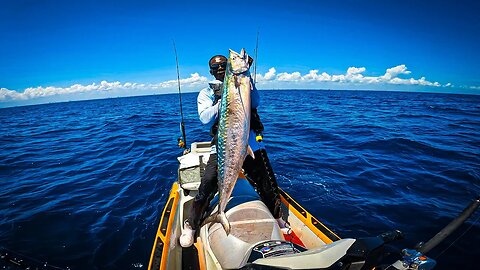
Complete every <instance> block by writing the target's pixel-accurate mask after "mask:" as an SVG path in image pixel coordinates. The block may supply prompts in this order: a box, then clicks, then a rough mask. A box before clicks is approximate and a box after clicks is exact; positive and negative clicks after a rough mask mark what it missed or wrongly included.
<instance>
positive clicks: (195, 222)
mask: <svg viewBox="0 0 480 270" xmlns="http://www.w3.org/2000/svg"><path fill="white" fill-rule="evenodd" d="M252 62H253V59H252V58H251V57H250V56H248V55H247V54H246V52H245V50H243V49H242V51H241V52H240V53H236V52H234V51H232V50H230V55H229V59H228V60H227V58H226V57H225V56H223V55H215V56H213V57H212V58H211V59H210V61H209V63H208V64H209V67H210V74H212V75H213V76H214V77H215V79H216V80H214V81H212V82H210V83H209V87H207V88H204V89H202V90H201V91H200V93H199V95H198V98H197V105H198V114H199V117H200V121H201V122H202V123H203V124H205V125H208V126H210V127H211V128H210V135H211V136H212V137H213V139H212V143H211V145H212V147H211V152H210V158H209V160H208V162H207V165H206V168H205V172H204V175H203V177H202V180H201V184H200V187H199V191H198V194H197V195H196V196H195V198H194V201H193V205H192V208H191V211H190V213H189V215H188V219H187V220H186V221H185V223H184V228H183V233H182V235H181V236H180V244H181V246H182V247H189V246H191V245H192V244H193V242H194V234H195V230H197V229H198V228H200V222H201V220H200V218H201V216H202V214H203V212H204V211H205V210H206V208H207V206H208V204H209V203H210V200H211V198H212V197H213V195H214V194H215V193H216V191H217V190H218V191H219V197H220V199H219V207H218V211H217V212H216V213H215V214H213V215H212V216H210V217H208V218H207V219H206V220H205V221H204V223H208V222H219V223H221V224H222V226H223V228H224V229H225V232H226V233H227V234H229V232H230V224H229V222H228V220H227V218H226V216H225V212H224V211H225V207H226V204H227V202H228V199H229V197H230V195H231V193H232V190H233V187H234V185H235V182H236V180H237V178H238V174H239V172H240V171H241V169H242V168H243V170H244V174H245V176H246V177H247V178H248V179H249V180H250V182H251V183H252V185H253V186H254V187H255V189H256V190H257V192H258V194H259V195H260V198H261V200H262V201H263V202H264V203H265V205H266V206H267V207H268V209H269V210H270V212H271V213H272V215H273V216H274V218H275V219H276V220H277V222H278V224H279V226H280V228H286V227H287V226H288V225H287V223H286V222H285V221H284V220H283V219H282V213H281V207H280V205H281V203H280V196H279V193H278V185H277V181H276V179H275V174H274V173H273V169H272V167H271V165H270V162H269V159H268V156H267V152H266V151H265V147H264V145H263V143H262V142H261V140H258V141H257V140H256V137H257V134H260V133H261V132H262V131H263V125H262V123H261V122H260V118H259V116H258V114H257V107H258V105H259V95H258V91H257V89H256V88H255V85H254V84H253V81H252V79H251V77H250V72H249V68H250V66H251V64H252Z"/></svg>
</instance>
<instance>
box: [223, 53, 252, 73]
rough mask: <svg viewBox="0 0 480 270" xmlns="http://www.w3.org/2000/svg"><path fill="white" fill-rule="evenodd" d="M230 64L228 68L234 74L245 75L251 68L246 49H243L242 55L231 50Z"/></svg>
mask: <svg viewBox="0 0 480 270" xmlns="http://www.w3.org/2000/svg"><path fill="white" fill-rule="evenodd" d="M228 63H229V64H228V68H229V69H230V72H231V73H233V74H241V73H245V72H247V71H248V69H249V68H250V65H249V63H248V54H247V52H246V51H245V49H242V50H241V51H240V53H237V52H235V51H233V50H231V49H230V54H229V57H228Z"/></svg>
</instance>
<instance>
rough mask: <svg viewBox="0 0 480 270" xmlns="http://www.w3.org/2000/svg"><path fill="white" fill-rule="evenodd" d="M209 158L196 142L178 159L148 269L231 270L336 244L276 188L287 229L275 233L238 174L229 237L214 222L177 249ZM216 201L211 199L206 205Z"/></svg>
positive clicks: (330, 234)
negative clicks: (278, 192)
mask: <svg viewBox="0 0 480 270" xmlns="http://www.w3.org/2000/svg"><path fill="white" fill-rule="evenodd" d="M209 155H210V143H209V142H199V143H193V144H192V147H191V151H190V153H188V154H185V155H182V156H181V157H179V158H178V160H179V168H178V179H177V181H175V182H174V183H173V184H172V188H171V190H170V195H169V197H168V199H167V202H166V204H165V206H164V208H163V212H162V216H161V218H160V223H159V226H158V230H157V234H156V237H155V241H154V244H153V248H152V252H151V256H150V261H149V265H148V269H236V268H241V267H244V266H246V265H247V264H248V263H251V262H253V261H252V260H253V259H256V260H258V259H267V258H277V257H279V256H281V255H291V254H296V253H300V252H304V251H307V250H311V249H318V248H321V247H324V246H325V245H327V244H331V243H333V242H335V241H338V240H340V237H339V236H338V235H337V234H335V233H334V232H333V231H332V230H330V229H329V228H327V227H326V226H325V225H324V224H323V223H322V222H320V220H319V219H317V218H316V217H314V216H312V215H311V214H310V213H309V212H308V211H307V210H306V209H305V208H304V207H302V206H301V205H300V204H299V203H298V202H296V201H295V200H294V199H293V198H292V197H291V196H290V195H288V194H287V193H286V192H285V191H284V190H282V189H280V197H281V202H282V207H283V213H284V219H285V220H287V221H288V223H289V224H290V229H289V230H285V229H284V230H283V231H282V230H280V228H279V226H278V225H277V222H276V220H275V219H274V217H273V216H272V214H271V213H270V212H269V210H268V208H267V207H266V206H265V204H263V202H261V200H260V197H259V196H258V194H257V193H256V191H255V190H254V188H253V187H252V186H251V185H250V183H249V182H248V181H247V180H246V179H245V177H244V176H243V175H242V174H240V175H239V179H238V181H237V183H236V185H235V188H234V191H233V193H232V196H231V199H230V201H229V203H228V206H227V209H226V210H227V212H226V213H227V218H228V220H229V221H230V224H231V226H232V231H231V233H230V235H228V236H227V235H226V233H225V231H224V230H223V227H222V226H221V225H220V224H218V223H217V224H213V225H210V224H207V225H205V226H203V227H202V228H200V230H199V232H197V234H198V236H197V238H196V241H195V243H194V245H193V246H192V247H190V248H182V247H181V246H180V244H179V242H178V238H179V236H180V235H181V233H182V225H183V222H184V220H185V219H186V216H187V215H188V213H189V211H190V207H191V205H192V201H193V198H194V197H195V195H196V194H197V192H198V187H199V186H200V179H201V175H203V170H204V168H205V166H206V162H207V161H208V157H209ZM216 203H218V198H217V197H215V198H214V199H213V200H212V202H211V205H213V207H214V206H215V204H216ZM213 207H212V210H213V211H215V210H214V208H213Z"/></svg>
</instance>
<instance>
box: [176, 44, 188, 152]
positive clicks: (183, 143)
mask: <svg viewBox="0 0 480 270" xmlns="http://www.w3.org/2000/svg"><path fill="white" fill-rule="evenodd" d="M173 50H174V52H175V62H176V64H177V82H178V96H179V97H180V116H181V118H182V121H181V122H180V131H181V132H182V137H183V139H182V138H178V147H180V148H184V149H185V150H187V135H186V132H185V124H184V121H183V107H182V91H181V90H180V71H179V69H178V55H177V47H176V46H175V40H173Z"/></svg>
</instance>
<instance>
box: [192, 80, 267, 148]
mask: <svg viewBox="0 0 480 270" xmlns="http://www.w3.org/2000/svg"><path fill="white" fill-rule="evenodd" d="M219 84H220V85H221V84H222V82H220V81H218V80H215V81H212V82H210V83H209V86H208V87H206V88H204V89H202V90H200V92H199V93H198V97H197V107H198V116H199V118H200V121H201V122H202V124H204V125H207V126H208V128H211V127H212V125H213V123H215V120H216V119H217V117H218V112H219V106H220V102H217V103H216V104H213V102H214V101H215V92H214V90H213V88H214V87H219ZM250 100H251V106H252V108H257V107H258V105H260V95H259V94H258V90H257V88H256V87H255V85H253V90H252V92H251V93H250ZM255 136H256V134H255V132H254V131H253V130H250V135H249V141H248V143H249V145H250V147H251V148H252V150H253V151H256V150H258V149H263V148H264V146H263V143H261V142H260V143H259V142H257V141H256V140H255ZM215 152H216V151H215V146H212V153H215Z"/></svg>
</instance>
